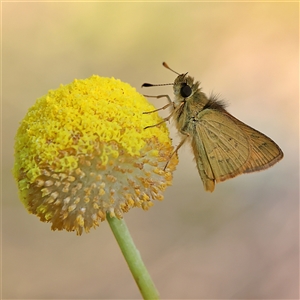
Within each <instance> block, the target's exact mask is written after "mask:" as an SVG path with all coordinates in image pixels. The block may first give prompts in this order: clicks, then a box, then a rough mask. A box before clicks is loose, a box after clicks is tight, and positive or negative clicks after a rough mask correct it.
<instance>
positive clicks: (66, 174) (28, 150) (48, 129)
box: [13, 75, 178, 235]
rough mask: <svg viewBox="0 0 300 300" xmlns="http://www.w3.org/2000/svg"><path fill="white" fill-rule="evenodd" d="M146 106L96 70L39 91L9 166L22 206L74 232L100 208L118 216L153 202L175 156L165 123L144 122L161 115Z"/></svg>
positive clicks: (90, 223) (168, 179)
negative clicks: (56, 86) (13, 162)
mask: <svg viewBox="0 0 300 300" xmlns="http://www.w3.org/2000/svg"><path fill="white" fill-rule="evenodd" d="M152 110H154V107H153V106H152V105H151V104H149V103H148V101H147V100H146V99H145V98H144V97H143V96H142V95H141V94H139V93H138V92H136V90H135V89H134V88H132V87H131V86H130V85H129V84H127V83H123V82H121V81H120V80H117V79H114V78H103V77H99V76H96V75H94V76H92V77H90V78H88V79H83V80H74V81H73V82H72V83H71V84H68V85H61V86H60V87H59V88H58V89H56V90H50V91H49V92H48V93H47V94H46V95H45V96H43V97H41V98H39V99H38V100H37V101H36V103H35V104H34V105H33V106H32V107H31V108H30V109H29V111H28V113H27V114H26V116H25V117H24V119H23V120H22V121H21V124H20V127H19V129H18V131H17V134H16V137H15V164H14V169H13V173H14V177H15V179H16V181H17V185H18V189H19V196H20V199H21V201H22V202H23V204H24V206H25V207H26V208H27V210H28V211H29V212H30V213H32V214H35V215H37V216H38V217H39V218H40V220H41V221H43V222H49V223H51V228H52V230H67V231H75V232H76V233H77V234H78V235H81V234H82V232H89V231H90V229H91V228H96V227H97V226H99V223H100V222H101V221H104V220H105V218H106V214H107V213H109V214H110V216H115V217H117V218H122V217H123V213H125V212H128V211H129V210H130V209H131V208H133V207H140V208H142V209H144V210H148V209H149V208H150V207H151V206H153V204H154V201H155V200H159V201H161V200H162V199H163V192H164V190H165V189H166V187H168V186H170V185H171V183H172V172H173V171H174V170H175V167H176V165H177V163H178V160H177V156H176V155H174V156H172V158H171V160H170V157H171V154H172V152H173V147H172V144H171V140H170V138H169V132H168V130H167V127H166V126H165V124H161V125H159V126H155V127H151V128H147V129H144V128H145V127H147V126H149V125H153V124H158V123H160V122H161V121H162V119H161V118H160V117H159V116H158V114H157V113H152V114H143V112H147V111H152ZM167 163H168V164H167ZM166 164H167V168H166V169H165V166H166Z"/></svg>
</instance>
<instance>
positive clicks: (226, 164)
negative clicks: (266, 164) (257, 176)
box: [196, 109, 249, 182]
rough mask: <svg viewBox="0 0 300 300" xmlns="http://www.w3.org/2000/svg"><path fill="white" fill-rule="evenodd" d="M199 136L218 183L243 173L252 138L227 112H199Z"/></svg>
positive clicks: (197, 132)
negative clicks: (249, 137) (225, 113)
mask: <svg viewBox="0 0 300 300" xmlns="http://www.w3.org/2000/svg"><path fill="white" fill-rule="evenodd" d="M198 119H199V122H198V123H197V126H196V134H198V135H199V137H198V138H200V139H201V140H202V141H203V146H204V149H205V152H206V155H207V157H208V161H209V165H210V168H211V169H212V171H213V174H214V179H215V180H216V181H217V182H220V181H224V180H226V179H229V178H233V177H235V176H237V175H238V174H241V173H242V172H243V170H244V168H243V166H244V165H245V163H246V162H247V160H248V158H249V141H248V137H247V136H246V135H244V134H243V132H242V131H241V129H240V128H239V127H238V126H237V125H236V124H235V123H234V121H233V120H231V119H230V118H228V117H227V116H226V115H224V114H223V113H221V112H219V111H216V110H210V109H206V110H204V111H202V112H201V113H199V115H198Z"/></svg>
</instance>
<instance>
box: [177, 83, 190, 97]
mask: <svg viewBox="0 0 300 300" xmlns="http://www.w3.org/2000/svg"><path fill="white" fill-rule="evenodd" d="M191 94H192V89H191V87H190V86H189V85H187V84H186V83H184V84H183V85H182V87H181V89H180V95H181V96H182V97H183V98H187V97H189V96H190V95H191Z"/></svg>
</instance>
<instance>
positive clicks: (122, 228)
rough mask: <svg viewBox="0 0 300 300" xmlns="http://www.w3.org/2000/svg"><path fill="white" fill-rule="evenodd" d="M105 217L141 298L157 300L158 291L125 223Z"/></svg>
mask: <svg viewBox="0 0 300 300" xmlns="http://www.w3.org/2000/svg"><path fill="white" fill-rule="evenodd" d="M106 217H107V221H108V223H109V226H110V228H111V230H112V232H113V234H114V236H115V238H116V240H117V242H118V244H119V247H120V249H121V251H122V253H123V255H124V257H125V260H126V262H127V264H128V266H129V269H130V271H131V273H132V275H133V278H134V280H135V282H136V284H137V285H138V288H139V290H140V292H141V294H142V296H143V298H144V299H159V294H158V291H157V290H156V287H155V285H154V283H153V281H152V279H151V277H150V275H149V273H148V271H147V269H146V267H145V265H144V263H143V261H142V258H141V255H140V252H139V251H138V250H137V248H136V247H135V244H134V242H133V240H132V238H131V235H130V233H129V231H128V228H127V226H126V223H125V221H124V220H119V219H117V218H114V217H112V218H111V217H110V216H109V214H107V215H106Z"/></svg>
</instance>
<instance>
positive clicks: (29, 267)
mask: <svg viewBox="0 0 300 300" xmlns="http://www.w3.org/2000/svg"><path fill="white" fill-rule="evenodd" d="M163 61H166V62H167V63H168V64H169V65H170V67H171V68H173V69H175V70H176V71H177V72H179V73H183V72H189V75H191V76H194V77H195V78H196V79H197V80H199V81H201V85H202V88H203V91H204V92H206V93H207V94H208V95H209V94H210V93H211V92H214V93H218V94H220V96H221V97H222V98H224V99H225V100H226V101H227V103H228V110H229V112H230V113H231V114H233V115H234V116H235V117H237V118H238V119H240V120H241V121H243V122H245V123H246V124H249V125H250V126H252V127H254V128H255V129H257V130H259V131H262V132H263V133H265V134H266V135H268V136H270V137H271V138H272V139H274V141H276V143H278V145H280V147H281V148H282V150H283V152H284V154H285V157H284V159H283V160H282V161H280V162H279V163H278V164H276V165H275V166H274V167H272V168H270V169H268V170H266V171H263V172H259V173H253V174H248V175H243V176H239V177H237V178H235V179H232V180H229V181H226V182H224V183H221V184H218V185H217V186H216V190H215V192H214V193H212V194H210V193H206V192H205V191H204V189H203V186H202V182H201V180H200V177H199V175H198V172H197V169H196V165H195V162H194V158H193V154H192V152H191V149H190V146H189V145H188V144H186V145H185V146H184V147H182V148H181V149H180V151H179V159H180V161H179V165H178V168H177V170H176V172H175V173H174V182H173V186H171V187H169V188H168V189H167V191H166V193H165V200H164V201H163V202H157V203H155V205H154V207H153V208H151V210H150V211H148V212H145V211H143V210H141V209H138V208H135V209H132V210H131V211H130V212H129V213H127V214H126V215H125V220H126V222H127V225H128V227H129V229H130V231H131V233H132V236H133V239H134V240H135V242H136V245H137V247H138V248H139V250H140V252H141V255H142V257H143V259H144V262H145V264H146V266H147V267H148V269H149V272H150V274H151V275H152V277H153V280H154V282H155V283H156V285H157V288H158V290H159V291H160V295H161V298H162V299H191V298H194V299H212V298H214V299H217V298H218V299H220V298H222V299H232V298H234V299H249V298H252V299H271V298H273V299H274V298H276V299H298V297H299V294H298V291H299V285H298V282H299V128H298V126H299V122H298V121H299V94H298V93H299V4H298V3H221V2H219V3H201V2H199V3H186V2H182V3H100V2H98V3H97V2H96V3H93V2H91V3H75V2H74V3H67V2H65V3H62V2H61V3H60V2H57V3H54V2H53V3H51V2H50V3H46V2H39V3H37V2H33V3H22V2H18V3H13V2H11V3H10V2H4V3H2V76H3V77H2V99H3V100H2V118H3V130H2V155H3V157H2V176H3V178H2V209H3V212H2V254H3V256H2V275H3V277H2V296H3V298H5V299H42V298H43V299H46V298H48V299H58V298H60V299H71V298H72V299H138V298H140V294H139V291H138V289H137V287H136V285H135V283H134V281H133V279H132V277H131V274H130V272H129V271H128V268H127V265H126V263H125V261H124V258H123V256H122V255H121V253H120V250H119V248H118V246H117V244H116V241H115V239H114V237H113V235H112V233H111V231H110V229H109V226H108V224H107V223H106V222H104V223H102V224H101V225H100V227H99V228H97V230H92V231H91V232H90V233H89V234H84V235H83V236H81V237H78V236H76V235H75V233H68V232H52V231H51V230H50V224H46V223H41V222H40V221H39V219H38V218H37V217H36V216H33V215H29V214H28V213H27V211H26V210H25V209H24V207H23V205H22V203H21V202H20V201H19V199H18V195H17V188H16V184H15V182H14V180H13V178H12V175H11V169H12V166H13V162H14V157H13V146H14V136H15V133H16V131H17V128H18V126H19V122H20V121H21V120H22V118H23V117H24V116H25V114H26V112H27V110H28V108H29V107H30V106H32V105H33V104H34V103H35V101H36V99H37V98H38V97H40V96H42V95H44V94H46V93H47V91H48V90H49V89H55V88H57V87H59V85H60V84H68V83H70V82H72V81H73V79H74V78H78V79H83V78H87V77H90V76H91V75H93V74H98V75H100V76H104V77H111V76H113V77H115V78H119V79H121V80H122V81H124V82H128V83H130V84H131V85H132V86H134V87H136V89H137V91H139V92H140V93H146V94H153V95H160V94H169V95H171V96H172V87H170V86H166V87H156V88H149V89H141V88H140V87H141V84H142V83H144V82H151V83H171V82H173V81H174V79H175V77H176V76H175V74H173V73H172V72H170V71H168V70H167V69H165V68H163V67H162V65H161V63H162V62H163ZM150 100H151V102H152V103H153V104H154V105H155V106H156V107H158V108H159V107H161V106H163V105H164V104H166V102H165V100H164V99H160V100H155V99H154V100H152V99H150ZM166 114H167V112H162V113H161V115H162V116H165V115H166ZM169 128H170V132H171V133H170V134H171V137H172V139H173V142H174V145H177V144H178V143H179V142H180V137H179V135H178V133H177V132H176V130H175V127H174V124H172V123H170V126H169Z"/></svg>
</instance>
